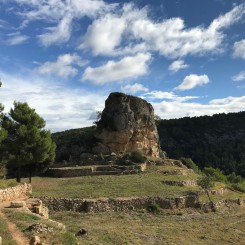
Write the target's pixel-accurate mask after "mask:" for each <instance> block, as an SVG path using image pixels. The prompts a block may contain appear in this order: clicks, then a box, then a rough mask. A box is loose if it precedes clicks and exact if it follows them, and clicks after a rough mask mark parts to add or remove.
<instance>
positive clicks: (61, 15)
mask: <svg viewBox="0 0 245 245" xmlns="http://www.w3.org/2000/svg"><path fill="white" fill-rule="evenodd" d="M13 1H15V2H17V3H19V4H20V5H21V6H23V5H26V6H27V8H25V9H24V11H23V8H22V9H21V11H20V12H19V13H18V14H19V15H20V16H22V17H23V19H24V21H23V23H22V28H23V27H25V26H27V25H28V24H29V22H31V21H35V20H41V21H45V22H46V23H48V26H47V27H46V28H45V29H44V30H43V33H42V34H40V35H39V36H38V37H39V39H40V42H41V44H42V45H44V46H50V45H52V44H57V43H66V42H67V41H69V39H70V36H71V31H72V23H73V21H74V20H75V19H81V18H83V17H84V16H87V17H89V18H92V19H93V18H95V17H96V16H97V15H98V14H102V13H104V12H107V11H111V10H112V9H114V6H115V4H106V3H105V2H104V1H102V0H64V1H60V0H52V1H38V0H32V1H29V0H13Z"/></svg>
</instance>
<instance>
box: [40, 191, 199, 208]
mask: <svg viewBox="0 0 245 245" xmlns="http://www.w3.org/2000/svg"><path fill="white" fill-rule="evenodd" d="M39 198H40V199H41V200H42V201H43V203H44V204H45V205H46V206H47V207H48V208H49V209H51V210H55V211H75V212H104V211H123V212H128V211H132V210H137V209H147V208H148V207H149V206H150V205H152V204H157V205H159V207H160V208H162V209H182V208H188V207H192V208H195V207H198V205H199V198H198V196H197V195H189V196H182V197H175V198H166V199H164V198H160V197H141V198H140V197H136V198H116V199H108V198H101V199H68V198H54V197H45V196H43V197H39Z"/></svg>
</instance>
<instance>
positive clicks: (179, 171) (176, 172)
mask: <svg viewBox="0 0 245 245" xmlns="http://www.w3.org/2000/svg"><path fill="white" fill-rule="evenodd" d="M162 173H163V174H168V175H190V174H194V171H193V169H166V170H163V171H162Z"/></svg>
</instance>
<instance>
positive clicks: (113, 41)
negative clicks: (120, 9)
mask: <svg viewBox="0 0 245 245" xmlns="http://www.w3.org/2000/svg"><path fill="white" fill-rule="evenodd" d="M125 29H126V22H125V20H124V19H123V18H118V17H116V16H115V15H111V14H108V15H106V16H105V17H103V18H102V19H98V20H96V21H94V22H93V23H92V24H91V25H90V26H89V28H88V31H87V33H86V35H85V37H84V42H83V43H82V45H80V48H82V49H84V48H85V49H87V48H91V49H92V51H93V53H94V54H95V55H99V54H104V55H110V54H112V53H113V52H114V49H115V48H116V47H117V46H118V45H119V44H120V42H121V39H122V33H123V32H124V30H125Z"/></svg>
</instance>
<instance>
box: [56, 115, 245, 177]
mask: <svg viewBox="0 0 245 245" xmlns="http://www.w3.org/2000/svg"><path fill="white" fill-rule="evenodd" d="M157 128H158V133H159V140H160V146H161V148H162V150H164V151H166V152H167V155H168V157H169V158H175V159H179V158H181V157H188V158H191V159H192V160H193V161H194V162H195V163H196V164H197V165H198V166H199V167H201V168H203V167H205V166H212V167H214V168H220V169H221V170H223V171H224V172H225V173H226V174H228V173H232V172H235V173H236V174H239V175H241V176H243V177H245V111H243V112H238V113H228V114H224V113H223V114H215V115H213V116H201V117H192V118H190V117H185V118H180V119H169V120H163V119H161V120H158V121H157ZM94 131H95V126H92V127H87V128H79V129H71V130H66V131H63V132H58V133H54V134H52V137H53V139H54V141H55V142H56V144H57V156H56V160H57V161H62V160H66V161H69V160H70V161H73V162H76V161H79V156H80V154H81V153H83V152H86V151H90V150H91V146H92V145H93V143H94V142H95V138H94V137H93V133H94Z"/></svg>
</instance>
